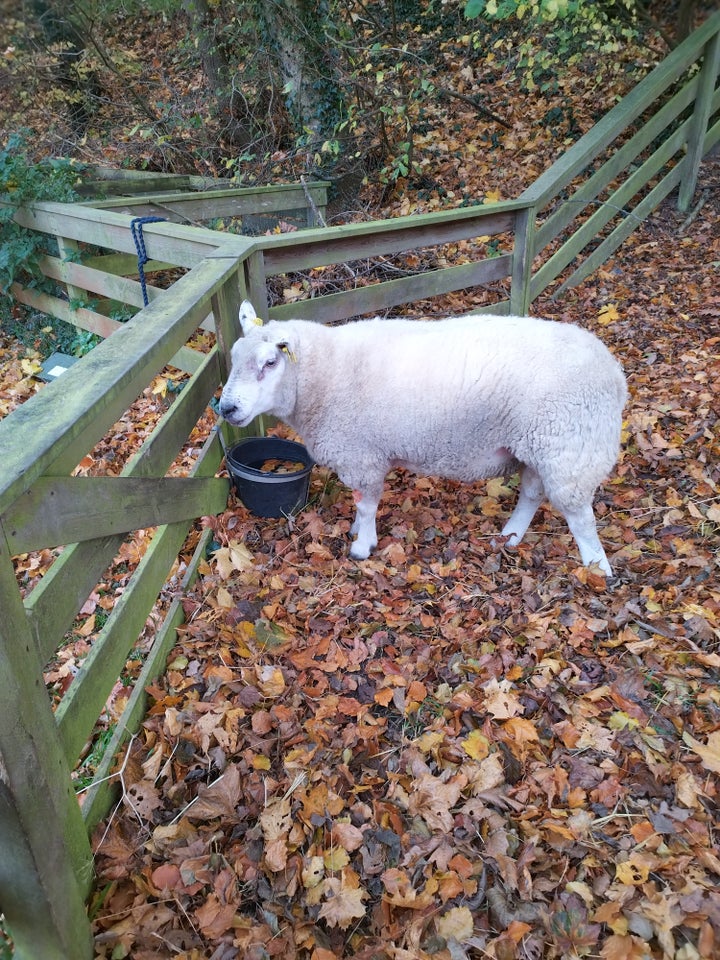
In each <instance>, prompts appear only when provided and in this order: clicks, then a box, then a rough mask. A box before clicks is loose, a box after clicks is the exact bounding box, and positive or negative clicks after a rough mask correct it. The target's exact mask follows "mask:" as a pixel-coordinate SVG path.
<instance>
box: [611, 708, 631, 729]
mask: <svg viewBox="0 0 720 960" xmlns="http://www.w3.org/2000/svg"><path fill="white" fill-rule="evenodd" d="M607 725H608V727H609V729H610V730H634V729H635V728H636V727H637V726H638V722H637V720H634V719H633V718H632V717H630V716H628V715H627V713H625V711H624V710H616V711H615V712H614V713H612V714H611V715H610V718H609V720H608V724H607Z"/></svg>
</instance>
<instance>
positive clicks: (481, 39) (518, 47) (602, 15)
mask: <svg viewBox="0 0 720 960" xmlns="http://www.w3.org/2000/svg"><path fill="white" fill-rule="evenodd" d="M465 16H466V17H467V18H468V19H474V18H476V17H483V18H484V19H485V20H487V21H490V22H494V23H497V24H504V23H507V24H508V26H510V25H514V26H515V27H518V26H519V27H524V31H525V35H524V36H522V35H520V36H519V35H518V34H517V33H516V35H515V37H514V38H511V37H509V36H507V35H505V34H503V35H501V37H500V38H499V39H498V40H497V41H496V42H495V44H494V48H495V49H498V50H503V51H504V56H505V57H506V58H507V59H508V61H512V60H513V59H514V60H515V71H516V73H517V75H518V76H519V78H520V80H521V82H522V85H523V87H524V89H525V90H534V89H536V88H539V89H540V90H541V91H542V90H547V89H555V87H556V85H557V77H558V74H560V75H562V73H563V69H564V68H565V67H567V66H571V65H573V64H575V63H579V62H585V61H587V60H588V59H589V54H590V53H591V52H592V53H594V54H595V55H601V56H604V57H607V56H612V54H614V53H617V52H618V51H619V50H620V49H621V46H622V43H624V42H627V40H629V39H632V38H634V37H635V36H636V35H637V18H638V3H637V0H609V2H607V3H602V4H599V3H596V2H595V0H466V3H465ZM473 43H474V45H475V46H477V47H480V46H483V45H485V43H486V38H485V36H481V35H480V34H479V33H477V34H476V35H475V36H474V38H473Z"/></svg>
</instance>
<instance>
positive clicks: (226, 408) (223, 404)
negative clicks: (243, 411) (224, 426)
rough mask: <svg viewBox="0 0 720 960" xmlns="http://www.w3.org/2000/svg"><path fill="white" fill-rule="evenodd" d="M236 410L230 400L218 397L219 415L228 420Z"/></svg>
mask: <svg viewBox="0 0 720 960" xmlns="http://www.w3.org/2000/svg"><path fill="white" fill-rule="evenodd" d="M236 410H237V407H236V406H235V404H234V403H233V402H232V400H223V399H222V397H221V398H220V415H221V416H223V417H224V418H225V419H226V420H229V419H230V418H231V417H232V415H233V414H234V413H235V412H236Z"/></svg>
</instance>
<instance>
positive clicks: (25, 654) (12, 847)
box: [0, 526, 93, 960]
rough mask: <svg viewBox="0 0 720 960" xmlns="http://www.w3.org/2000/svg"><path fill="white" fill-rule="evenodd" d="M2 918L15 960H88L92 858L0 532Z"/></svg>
mask: <svg viewBox="0 0 720 960" xmlns="http://www.w3.org/2000/svg"><path fill="white" fill-rule="evenodd" d="M0 597H2V617H1V618H0V677H2V683H1V684H0V912H1V913H3V914H4V915H5V918H6V920H7V923H8V927H9V930H10V935H11V936H12V938H13V941H14V944H15V958H16V960H40V958H42V960H90V958H91V957H92V955H93V948H92V937H91V932H90V923H89V921H88V917H87V913H86V910H85V897H86V896H87V894H88V892H89V889H90V883H91V880H92V853H91V851H90V844H89V841H88V837H87V832H86V830H85V825H84V823H83V819H82V815H81V812H80V807H79V806H78V802H77V798H76V797H75V793H74V791H73V788H72V782H71V780H70V770H69V768H68V765H67V763H66V761H65V758H64V756H63V751H62V747H61V744H60V737H59V734H58V728H57V725H56V723H55V718H54V717H53V713H52V709H51V707H50V700H49V698H48V695H47V692H46V690H45V685H44V683H43V676H42V666H41V664H40V659H39V656H38V651H37V647H36V645H35V641H34V639H33V637H32V634H31V632H30V628H29V626H28V622H27V617H26V615H25V609H24V606H23V602H22V598H21V596H20V591H19V589H18V586H17V583H16V581H15V573H14V570H13V564H12V561H11V558H10V555H9V553H8V550H7V547H6V545H5V536H4V532H3V530H2V527H1V526H0Z"/></svg>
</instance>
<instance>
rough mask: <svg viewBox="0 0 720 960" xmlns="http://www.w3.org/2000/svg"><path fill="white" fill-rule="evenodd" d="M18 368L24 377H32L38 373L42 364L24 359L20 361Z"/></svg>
mask: <svg viewBox="0 0 720 960" xmlns="http://www.w3.org/2000/svg"><path fill="white" fill-rule="evenodd" d="M20 368H21V370H22V372H23V373H24V375H25V376H26V377H32V376H34V375H35V374H36V373H40V371H41V370H42V364H41V363H39V362H38V361H37V360H28V359H27V358H25V359H23V360H21V361H20Z"/></svg>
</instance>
